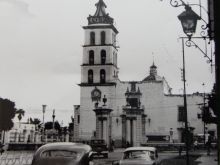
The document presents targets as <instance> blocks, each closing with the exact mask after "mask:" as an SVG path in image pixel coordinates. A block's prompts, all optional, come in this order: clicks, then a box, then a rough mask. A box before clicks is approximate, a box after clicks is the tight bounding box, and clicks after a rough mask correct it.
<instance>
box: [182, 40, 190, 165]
mask: <svg viewBox="0 0 220 165" xmlns="http://www.w3.org/2000/svg"><path fill="white" fill-rule="evenodd" d="M181 39H182V49H183V50H182V51H183V54H182V55H183V99H184V100H183V101H184V117H185V137H186V138H185V145H186V165H189V128H188V117H187V115H188V114H187V100H186V75H185V73H186V72H185V50H184V38H183V37H182V38H181Z"/></svg>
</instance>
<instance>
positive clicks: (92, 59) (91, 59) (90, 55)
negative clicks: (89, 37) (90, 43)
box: [89, 50, 94, 65]
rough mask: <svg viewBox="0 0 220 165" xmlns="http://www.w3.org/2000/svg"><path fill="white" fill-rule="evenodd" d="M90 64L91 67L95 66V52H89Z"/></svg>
mask: <svg viewBox="0 0 220 165" xmlns="http://www.w3.org/2000/svg"><path fill="white" fill-rule="evenodd" d="M89 64H90V65H93V64H94V51H93V50H90V51H89Z"/></svg>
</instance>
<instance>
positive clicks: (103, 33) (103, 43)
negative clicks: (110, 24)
mask: <svg viewBox="0 0 220 165" xmlns="http://www.w3.org/2000/svg"><path fill="white" fill-rule="evenodd" d="M101 45H105V32H104V31H102V32H101Z"/></svg>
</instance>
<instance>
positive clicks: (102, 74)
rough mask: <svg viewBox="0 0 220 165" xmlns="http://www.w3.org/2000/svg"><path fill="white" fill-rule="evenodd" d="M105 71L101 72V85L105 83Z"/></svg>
mask: <svg viewBox="0 0 220 165" xmlns="http://www.w3.org/2000/svg"><path fill="white" fill-rule="evenodd" d="M105 77H106V75H105V70H104V69H101V70H100V83H105Z"/></svg>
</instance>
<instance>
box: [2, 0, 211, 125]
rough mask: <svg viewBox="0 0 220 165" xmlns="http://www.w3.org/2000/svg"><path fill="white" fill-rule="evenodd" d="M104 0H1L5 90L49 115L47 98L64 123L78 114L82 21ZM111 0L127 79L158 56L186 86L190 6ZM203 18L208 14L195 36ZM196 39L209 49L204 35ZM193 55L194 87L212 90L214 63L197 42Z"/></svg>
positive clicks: (20, 104) (178, 86) (164, 72)
mask: <svg viewBox="0 0 220 165" xmlns="http://www.w3.org/2000/svg"><path fill="white" fill-rule="evenodd" d="M97 1H98V0H0V84H1V85H0V97H2V98H8V99H10V100H12V101H14V102H15V104H16V108H18V109H20V108H21V109H24V110H25V112H26V114H25V117H24V119H23V120H26V119H27V118H28V117H37V118H40V119H42V104H46V105H47V108H46V113H45V120H46V121H48V120H51V118H52V111H53V109H55V110H56V119H57V120H59V121H60V122H61V121H63V123H64V125H65V124H67V123H68V122H70V121H71V118H70V116H71V115H73V109H74V108H73V105H78V104H80V87H79V86H78V85H77V84H79V83H80V79H81V75H80V72H81V68H80V64H81V63H82V50H83V49H82V45H83V42H84V31H83V29H82V26H86V25H87V24H88V22H87V17H88V16H89V14H91V15H93V14H94V13H95V10H96V8H95V3H97ZM104 1H105V3H106V5H107V9H106V11H107V12H108V13H109V15H110V16H111V17H113V18H114V21H115V26H116V28H117V29H118V31H119V34H118V36H117V42H118V45H119V46H120V48H119V52H118V66H119V68H120V70H119V78H120V80H122V81H131V80H132V81H140V80H142V79H144V78H145V77H146V76H147V75H148V74H149V67H150V66H151V65H152V63H153V61H154V63H155V65H156V66H157V67H158V74H159V75H160V76H164V77H165V78H166V80H167V82H168V83H169V85H170V86H171V87H172V88H173V93H175V94H178V93H182V89H183V82H182V81H181V68H182V44H181V40H179V39H178V38H179V37H183V36H185V34H184V33H183V31H182V27H181V24H180V22H179V20H178V18H177V16H178V15H179V14H180V13H181V12H182V11H184V8H183V7H178V8H174V7H172V6H171V5H170V3H169V0H138V1H134V0H133V1H132V0H104ZM198 1H199V0H191V1H190V2H192V3H198ZM186 2H187V1H186ZM203 2H204V1H203ZM203 5H205V4H203ZM193 9H194V10H195V11H196V12H198V8H196V7H194V8H193ZM198 13H199V12H198ZM204 18H205V15H204ZM205 19H206V18H205ZM201 25H202V24H201V21H200V22H199V23H198V27H197V31H198V33H197V34H195V36H199V32H200V31H201ZM196 42H197V43H198V44H199V46H201V48H203V49H204V45H203V42H201V40H197V41H196ZM209 49H210V45H208V50H209ZM185 58H186V80H187V82H186V90H187V93H194V92H197V91H198V92H204V91H205V92H210V91H211V89H212V87H213V82H214V68H213V69H211V67H210V64H208V63H207V59H206V58H204V56H203V54H201V52H200V51H199V50H198V49H196V48H185ZM203 83H204V84H205V86H203V85H202V84H203Z"/></svg>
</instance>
